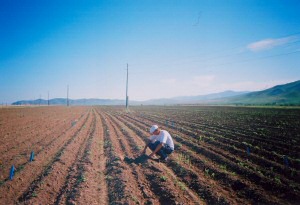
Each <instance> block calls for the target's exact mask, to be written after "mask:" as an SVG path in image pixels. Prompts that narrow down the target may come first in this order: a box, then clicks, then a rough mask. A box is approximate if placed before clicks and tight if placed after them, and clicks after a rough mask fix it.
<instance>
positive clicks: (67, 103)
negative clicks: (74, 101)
mask: <svg viewBox="0 0 300 205" xmlns="http://www.w3.org/2000/svg"><path fill="white" fill-rule="evenodd" d="M67 106H69V85H68V87H67Z"/></svg>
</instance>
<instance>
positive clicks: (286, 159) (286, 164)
mask: <svg viewBox="0 0 300 205" xmlns="http://www.w3.org/2000/svg"><path fill="white" fill-rule="evenodd" d="M284 164H285V166H287V167H288V166H289V159H288V157H287V156H284Z"/></svg>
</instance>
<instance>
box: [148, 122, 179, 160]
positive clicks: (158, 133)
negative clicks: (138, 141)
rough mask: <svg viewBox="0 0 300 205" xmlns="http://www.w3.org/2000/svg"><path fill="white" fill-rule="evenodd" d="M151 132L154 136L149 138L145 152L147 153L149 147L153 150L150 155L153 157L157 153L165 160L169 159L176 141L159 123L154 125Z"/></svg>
mask: <svg viewBox="0 0 300 205" xmlns="http://www.w3.org/2000/svg"><path fill="white" fill-rule="evenodd" d="M150 133H151V134H152V136H150V138H149V140H150V141H149V143H148V144H146V146H145V148H144V150H143V154H145V153H146V150H147V147H149V148H150V149H151V150H152V153H151V154H150V155H149V157H150V158H152V157H153V156H154V155H155V154H157V155H159V156H160V159H161V160H163V161H167V160H168V155H169V154H171V153H172V152H173V151H174V143H173V139H172V137H171V135H170V134H169V132H167V131H166V130H161V129H159V128H158V126H157V125H153V126H152V127H151V128H150Z"/></svg>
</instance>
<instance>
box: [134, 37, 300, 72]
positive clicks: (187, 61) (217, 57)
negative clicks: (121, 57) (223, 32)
mask: <svg viewBox="0 0 300 205" xmlns="http://www.w3.org/2000/svg"><path fill="white" fill-rule="evenodd" d="M298 34H300V32H296V33H292V34H288V35H284V36H280V37H277V38H276V39H279V38H285V37H290V36H296V35H298ZM298 42H300V40H296V41H293V42H290V43H286V44H284V45H282V46H290V45H292V44H296V43H298ZM248 45H249V44H248ZM231 50H238V52H237V53H230V54H224V55H219V56H215V57H209V58H201V57H200V59H195V60H186V61H183V62H178V61H177V62H174V61H173V62H167V63H163V65H164V66H170V65H173V66H174V65H183V64H186V63H192V62H204V61H205V62H207V61H214V60H217V59H220V58H224V57H230V56H235V55H241V54H244V53H245V52H246V51H249V50H248V49H246V47H245V46H236V47H233V48H229V49H223V50H221V49H220V50H218V51H216V52H214V53H211V54H216V53H224V52H225V51H231ZM206 55H207V54H206ZM194 57H196V56H194ZM131 65H132V66H138V67H141V66H149V65H150V66H151V65H152V66H157V64H155V63H152V64H151V63H150V64H149V63H147V64H131ZM160 66H161V65H160Z"/></svg>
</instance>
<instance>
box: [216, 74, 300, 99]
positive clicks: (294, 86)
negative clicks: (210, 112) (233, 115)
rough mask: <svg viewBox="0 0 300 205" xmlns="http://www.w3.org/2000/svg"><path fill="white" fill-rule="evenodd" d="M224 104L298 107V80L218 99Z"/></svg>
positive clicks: (299, 87) (299, 88)
mask: <svg viewBox="0 0 300 205" xmlns="http://www.w3.org/2000/svg"><path fill="white" fill-rule="evenodd" d="M219 102H220V103H225V104H255V105H256V104H263V105H264V104H266V105H300V80H298V81H296V82H292V83H287V84H284V85H277V86H274V87H272V88H269V89H267V90H263V91H258V92H251V93H247V94H244V95H240V96H235V97H230V98H227V99H219Z"/></svg>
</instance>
